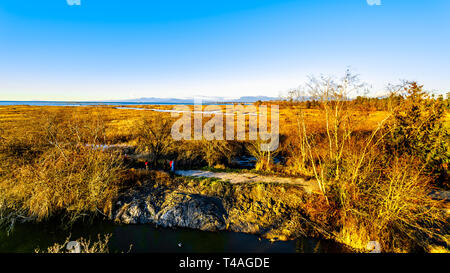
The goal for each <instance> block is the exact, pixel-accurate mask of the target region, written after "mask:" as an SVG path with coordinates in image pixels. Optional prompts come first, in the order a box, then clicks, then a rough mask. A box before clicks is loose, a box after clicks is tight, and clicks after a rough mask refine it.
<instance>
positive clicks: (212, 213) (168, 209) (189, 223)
mask: <svg viewBox="0 0 450 273" xmlns="http://www.w3.org/2000/svg"><path fill="white" fill-rule="evenodd" d="M112 218H113V219H114V220H115V221H118V222H121V223H124V224H147V223H154V224H157V225H159V226H163V227H185V228H192V229H200V230H204V231H217V230H224V229H226V221H225V219H226V211H225V209H224V207H223V204H222V201H221V200H220V199H218V198H214V197H209V196H204V195H198V194H187V193H182V192H177V191H174V192H169V193H167V192H163V193H155V192H154V191H151V190H149V189H145V188H143V189H140V190H134V191H131V192H129V193H127V194H125V195H124V196H122V197H121V200H120V201H119V202H117V205H116V208H115V209H114V212H113V216H112Z"/></svg>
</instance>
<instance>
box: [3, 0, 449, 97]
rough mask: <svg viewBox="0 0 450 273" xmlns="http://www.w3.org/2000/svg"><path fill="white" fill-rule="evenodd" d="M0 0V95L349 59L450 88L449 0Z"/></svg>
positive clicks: (268, 84) (333, 66)
mask: <svg viewBox="0 0 450 273" xmlns="http://www.w3.org/2000/svg"><path fill="white" fill-rule="evenodd" d="M381 4H382V5H380V6H370V5H368V3H367V1H366V0H309V1H306V0H305V1H295V0H285V1H282V0H278V1H272V0H249V1H247V0H240V1H235V0H226V1H222V0H214V1H213V0H209V1H194V0H191V1H187V0H185V1H175V0H165V1H148V0H147V1H145V0H141V1H139V0H127V1H125V0H122V1H119V0H109V1H107V0H81V5H80V6H69V5H68V4H67V2H66V0H41V1H39V0H2V1H1V2H0V100H112V99H129V98H139V97H188V96H194V95H204V96H225V97H239V96H244V95H246V96H247V95H249V96H251V95H266V96H277V95H278V94H279V93H280V92H285V91H287V90H288V89H289V88H295V87H297V86H298V85H300V84H302V83H304V82H305V81H306V79H307V76H309V75H320V74H326V75H335V76H339V75H342V74H343V73H344V71H345V69H346V68H347V67H350V68H351V69H352V70H353V71H354V72H356V73H358V74H360V75H361V79H362V80H364V81H366V82H368V83H369V84H372V85H373V89H372V91H371V94H372V95H378V94H381V93H383V90H384V88H385V86H386V85H387V84H388V83H398V82H399V80H401V79H407V80H417V81H419V82H421V83H422V84H425V86H426V87H427V88H428V89H431V90H436V91H437V92H439V93H446V92H448V91H450V76H449V75H450V52H449V51H450V50H449V49H450V46H449V45H450V1H448V0H381Z"/></svg>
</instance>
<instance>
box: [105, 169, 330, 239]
mask: <svg viewBox="0 0 450 273" xmlns="http://www.w3.org/2000/svg"><path fill="white" fill-rule="evenodd" d="M165 180H167V179H158V178H156V177H155V179H154V181H147V182H145V186H140V187H133V188H132V189H130V190H129V191H127V192H125V193H123V194H122V195H121V197H120V198H119V199H118V201H117V203H116V205H115V206H114V208H113V213H112V215H111V217H112V219H114V220H115V221H118V222H120V223H125V224H147V223H152V224H155V225H157V226H162V227H183V228H192V229H199V230H204V231H219V230H229V231H234V232H243V233H250V234H256V235H259V236H261V237H264V238H267V239H270V240H290V239H294V238H297V237H298V236H300V235H305V234H307V233H309V232H310V230H312V229H317V227H313V226H311V225H310V224H309V223H310V222H311V221H309V220H308V221H306V220H304V218H303V215H310V213H309V212H308V211H305V209H308V208H309V207H311V205H310V206H305V205H304V201H303V199H302V196H303V195H305V196H308V198H313V197H314V196H312V197H311V196H310V195H309V194H307V193H305V191H304V188H303V187H301V186H298V185H281V184H280V185H277V184H273V183H272V184H262V183H255V184H231V183H226V182H220V181H215V180H202V181H198V180H196V181H194V180H186V181H183V180H181V179H179V180H167V181H168V182H169V183H165V182H163V181H165ZM316 197H317V198H319V197H320V196H316ZM305 198H306V197H305ZM312 202H313V204H314V203H317V204H320V203H323V202H321V201H320V200H318V201H317V202H314V201H312ZM322 222H323V221H322Z"/></svg>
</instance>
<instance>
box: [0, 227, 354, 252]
mask: <svg viewBox="0 0 450 273" xmlns="http://www.w3.org/2000/svg"><path fill="white" fill-rule="evenodd" d="M69 234H71V239H78V238H80V237H83V238H91V239H93V241H95V240H96V239H97V235H98V234H101V235H105V234H112V237H111V239H110V242H109V249H110V252H111V253H121V252H128V250H129V249H130V244H132V245H133V246H132V248H131V253H233V252H235V253H264V252H266V253H296V252H297V253H337V252H345V251H346V250H345V248H343V247H342V246H341V245H339V244H337V243H334V242H332V241H327V240H317V239H311V238H300V239H297V240H294V241H288V242H274V243H271V242H270V241H268V240H265V239H259V238H258V237H257V236H255V235H249V234H243V233H233V232H203V231H198V230H192V229H168V228H157V227H155V226H153V225H118V224H114V223H112V222H103V221H102V222H97V223H94V224H77V225H75V226H74V227H73V228H72V229H71V230H62V229H60V228H58V225H56V224H52V223H41V224H19V225H17V226H16V227H15V228H14V230H13V232H12V233H10V234H9V235H8V234H7V233H6V232H5V231H1V232H0V252H2V253H30V252H34V250H35V249H41V250H45V249H47V248H48V247H49V246H51V245H53V244H54V243H59V244H62V243H64V242H65V239H66V238H67V237H68V236H69ZM179 244H181V247H180V246H179Z"/></svg>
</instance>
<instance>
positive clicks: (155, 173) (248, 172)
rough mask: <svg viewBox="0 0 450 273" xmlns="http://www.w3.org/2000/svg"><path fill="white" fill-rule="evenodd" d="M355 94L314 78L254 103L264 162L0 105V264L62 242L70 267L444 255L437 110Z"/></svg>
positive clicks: (404, 89)
mask: <svg viewBox="0 0 450 273" xmlns="http://www.w3.org/2000/svg"><path fill="white" fill-rule="evenodd" d="M358 88H361V86H360V85H359V84H358V82H357V81H356V80H355V78H354V77H353V76H351V75H349V74H347V75H345V77H343V79H342V80H339V81H335V80H332V79H330V78H326V77H321V78H317V79H313V80H311V82H309V83H308V84H307V85H305V87H304V88H303V89H301V90H300V89H298V90H292V91H291V92H289V94H288V95H287V96H286V97H284V98H280V100H279V101H259V102H256V103H254V106H256V107H257V109H258V107H260V106H261V105H267V106H270V105H278V106H279V127H280V130H279V131H280V132H279V133H280V136H279V142H280V143H279V146H278V149H277V150H276V151H273V152H267V151H264V150H261V149H260V148H259V147H260V144H261V143H263V142H264V141H263V140H261V139H256V140H206V139H201V140H174V139H173V138H172V137H171V127H172V125H173V123H174V122H175V121H176V120H177V118H176V117H173V115H172V114H171V111H167V110H171V109H172V108H173V106H171V105H137V106H133V107H132V108H139V109H140V108H142V109H147V110H151V111H137V110H136V109H132V108H130V107H121V106H120V105H90V106H83V105H81V106H77V107H67V106H27V105H7V106H0V141H1V142H0V161H1V162H0V223H1V225H0V226H1V232H0V234H1V235H0V236H1V238H2V239H1V241H2V243H0V244H3V245H0V251H1V252H7V251H11V250H12V251H16V252H21V251H25V252H28V251H34V249H37V248H39V250H37V251H44V252H59V251H64V244H67V242H68V240H69V239H67V238H68V237H69V236H71V239H79V238H84V239H83V242H84V246H85V247H84V249H85V250H86V252H107V251H112V252H114V251H119V252H120V251H122V252H127V251H131V252H133V251H138V252H139V251H143V252H152V251H153V252H155V251H156V252H157V251H169V252H175V251H200V252H202V251H218V252H221V251H239V250H242V246H243V245H246V246H247V247H248V251H255V250H256V249H258V251H263V249H266V251H269V252H270V251H274V252H277V251H280V252H291V251H298V252H368V251H370V249H368V248H367V245H368V244H369V242H372V241H376V242H378V243H379V244H380V247H381V250H382V251H383V252H448V251H449V239H450V234H449V228H450V226H449V224H448V216H449V215H448V208H449V205H448V199H447V196H448V195H447V194H448V190H449V177H448V174H449V172H448V164H449V157H450V150H449V147H450V141H449V129H450V115H449V112H448V111H449V99H448V95H447V97H446V98H444V97H443V96H433V95H432V94H431V93H430V92H427V91H426V89H425V87H423V86H421V85H420V84H418V83H415V82H404V83H402V84H400V85H397V86H396V87H395V88H393V89H392V90H391V91H392V92H391V93H390V94H389V95H388V96H386V97H383V98H369V97H365V96H363V95H361V96H358V97H354V98H352V99H350V97H349V94H350V92H353V91H354V90H355V89H358ZM187 107H190V109H193V106H187ZM203 107H206V106H203ZM155 109H156V110H158V111H155ZM211 116H214V115H213V114H211V113H209V115H208V117H204V118H203V122H204V123H206V122H207V121H208V120H209V119H211V118H213V117H211ZM224 118H225V117H224ZM246 122H247V125H248V122H249V119H248V117H247V119H246ZM193 123H194V122H192V124H193ZM246 128H248V127H246ZM247 133H248V132H247ZM245 159H250V160H249V161H248V162H250V164H241V163H240V162H242V161H243V160H244V161H245ZM171 161H173V162H175V168H176V171H175V172H173V171H171V169H170V165H169V162H171ZM248 162H247V163H248ZM193 170H196V171H201V172H203V173H207V174H209V175H208V176H202V175H200V176H196V177H193V176H189V175H183V174H185V173H186V172H182V171H193ZM226 174H227V175H228V176H227V175H226ZM243 176H246V177H249V179H248V181H247V180H245V181H240V182H236V183H233V181H232V179H231V178H230V177H243ZM254 177H259V179H255V178H254ZM295 181H301V182H298V183H297V182H295ZM288 182H292V183H288ZM308 185H309V186H311V187H308ZM48 232H49V233H51V234H56V235H55V236H48ZM44 233H45V234H47V235H45V236H43V234H44ZM25 234H29V237H27V236H25ZM127 234H128V235H127ZM41 235H42V236H41ZM97 235H98V237H97ZM100 235H101V236H100ZM111 235H112V236H111ZM39 236H41V237H39ZM46 236H47V237H46ZM127 236H129V237H127ZM133 236H135V237H133ZM37 237H39V238H46V239H41V240H42V241H40V242H39V239H37ZM130 237H132V238H130ZM23 238H27V239H23ZM124 238H129V239H124ZM142 238H147V239H146V240H148V244H147V245H146V246H142V245H139V242H141V243H142ZM152 238H153V239H152ZM204 238H209V239H207V240H206V241H208V240H210V241H211V242H216V243H217V244H210V245H208V243H207V242H206V241H205V239H204ZM90 240H92V242H91V241H90ZM146 242H147V241H146ZM243 242H245V243H243ZM136 244H137V247H136ZM132 245H134V249H133V246H132Z"/></svg>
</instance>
